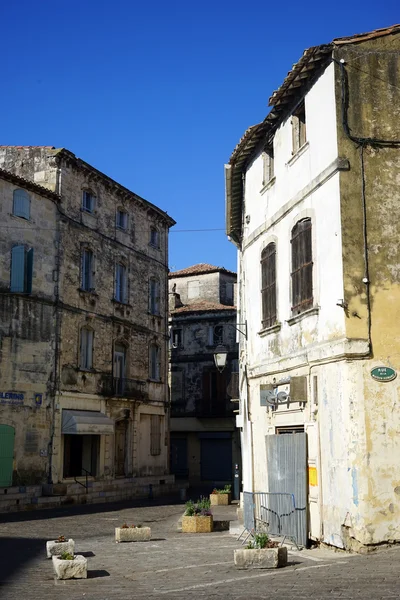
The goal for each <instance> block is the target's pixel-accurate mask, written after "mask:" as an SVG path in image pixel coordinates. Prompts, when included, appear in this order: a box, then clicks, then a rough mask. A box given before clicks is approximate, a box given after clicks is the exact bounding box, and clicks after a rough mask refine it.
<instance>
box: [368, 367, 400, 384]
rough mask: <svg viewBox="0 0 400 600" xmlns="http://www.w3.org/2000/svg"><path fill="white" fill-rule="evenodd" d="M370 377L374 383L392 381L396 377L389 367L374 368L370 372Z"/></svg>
mask: <svg viewBox="0 0 400 600" xmlns="http://www.w3.org/2000/svg"><path fill="white" fill-rule="evenodd" d="M371 377H372V379H375V380H376V381H392V380H393V379H395V378H396V377H397V373H396V371H395V370H394V369H392V368H391V367H375V368H374V369H372V370H371Z"/></svg>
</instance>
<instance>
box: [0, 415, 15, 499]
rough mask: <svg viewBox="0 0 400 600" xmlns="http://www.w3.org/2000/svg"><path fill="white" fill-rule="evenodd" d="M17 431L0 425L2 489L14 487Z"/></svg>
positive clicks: (0, 474) (0, 475)
mask: <svg viewBox="0 0 400 600" xmlns="http://www.w3.org/2000/svg"><path fill="white" fill-rule="evenodd" d="M14 437H15V429H14V427H11V426H10V425H0V487H9V486H11V485H12V476H13V460H14Z"/></svg>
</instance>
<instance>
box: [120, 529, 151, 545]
mask: <svg viewBox="0 0 400 600" xmlns="http://www.w3.org/2000/svg"><path fill="white" fill-rule="evenodd" d="M150 539H151V529H150V527H116V528H115V541H116V542H117V543H119V542H148V541H149V540H150Z"/></svg>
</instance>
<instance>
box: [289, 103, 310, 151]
mask: <svg viewBox="0 0 400 600" xmlns="http://www.w3.org/2000/svg"><path fill="white" fill-rule="evenodd" d="M292 139H293V154H296V152H297V151H298V150H300V148H301V147H302V146H304V144H305V143H306V141H307V136H306V109H305V106H304V102H302V103H301V105H300V106H299V107H298V108H297V109H296V110H295V112H294V113H293V116H292Z"/></svg>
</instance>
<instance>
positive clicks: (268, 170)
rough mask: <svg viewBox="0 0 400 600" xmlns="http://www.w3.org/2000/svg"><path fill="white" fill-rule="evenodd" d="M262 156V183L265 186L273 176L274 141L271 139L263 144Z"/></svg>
mask: <svg viewBox="0 0 400 600" xmlns="http://www.w3.org/2000/svg"><path fill="white" fill-rule="evenodd" d="M262 157H263V180H262V185H263V186H266V185H268V183H270V181H272V180H273V179H274V177H275V157H274V142H273V141H272V142H270V143H269V144H267V145H266V146H265V148H264V151H263V154H262Z"/></svg>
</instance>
